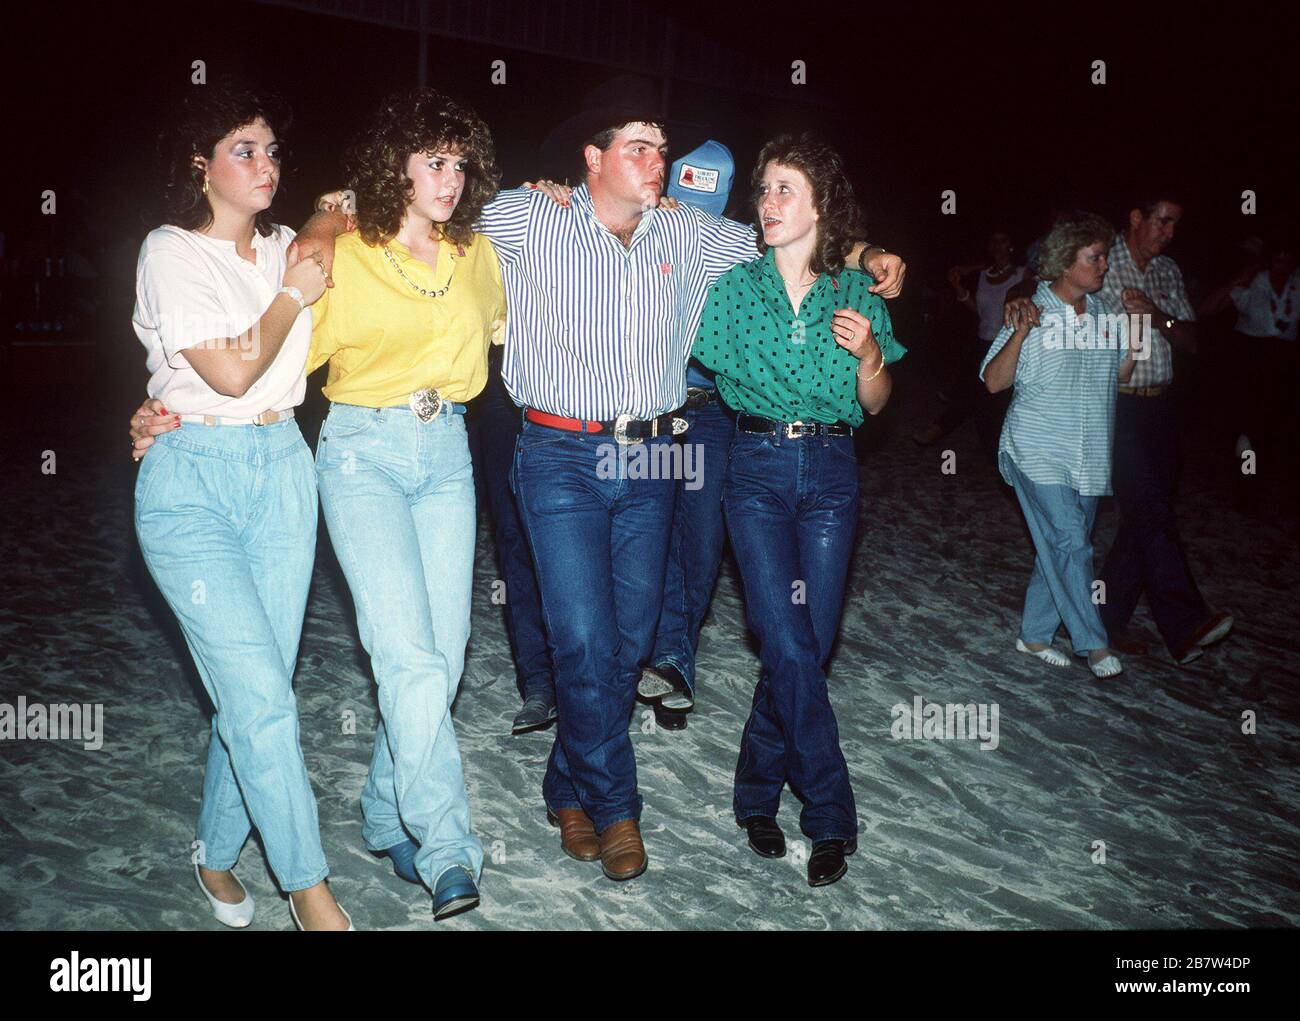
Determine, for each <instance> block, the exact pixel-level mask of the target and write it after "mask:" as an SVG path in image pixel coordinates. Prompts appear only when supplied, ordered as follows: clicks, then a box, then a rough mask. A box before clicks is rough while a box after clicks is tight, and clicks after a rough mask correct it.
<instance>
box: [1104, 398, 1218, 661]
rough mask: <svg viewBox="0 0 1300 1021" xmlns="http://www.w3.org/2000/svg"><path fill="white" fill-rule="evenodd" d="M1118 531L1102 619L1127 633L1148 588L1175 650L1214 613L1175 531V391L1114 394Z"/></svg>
mask: <svg viewBox="0 0 1300 1021" xmlns="http://www.w3.org/2000/svg"><path fill="white" fill-rule="evenodd" d="M1111 484H1112V486H1113V487H1114V490H1115V503H1116V504H1117V505H1118V507H1119V513H1120V523H1119V531H1118V532H1116V533H1115V542H1114V544H1113V545H1112V546H1111V548H1110V552H1109V553H1107V554H1106V566H1105V568H1104V569H1103V570H1102V574H1101V577H1102V580H1103V581H1104V582H1105V583H1106V601H1105V602H1104V603H1102V604H1101V619H1102V623H1103V624H1105V625H1106V630H1107V631H1109V632H1110V634H1111V635H1112V636H1114V635H1116V634H1122V633H1123V631H1124V628H1125V627H1126V626H1127V625H1128V622H1129V618H1130V617H1132V616H1133V611H1134V609H1136V608H1137V604H1138V600H1139V599H1140V598H1141V596H1142V593H1143V592H1146V595H1147V603H1148V605H1149V606H1150V607H1151V616H1152V617H1154V618H1155V622H1156V627H1157V628H1159V629H1160V637H1161V638H1163V639H1164V641H1165V645H1166V646H1168V648H1169V650H1170V651H1171V652H1172V651H1173V650H1174V649H1177V648H1179V647H1181V646H1182V645H1183V644H1184V643H1186V642H1187V641H1188V640H1190V639H1191V637H1192V635H1193V634H1195V632H1196V629H1197V628H1199V627H1200V626H1201V625H1202V624H1204V623H1205V621H1206V619H1207V618H1208V617H1209V616H1210V609H1209V607H1208V606H1206V605H1205V600H1204V599H1202V598H1201V591H1200V589H1198V588H1197V587H1196V581H1195V579H1193V578H1192V571H1191V568H1190V567H1188V565H1187V557H1186V556H1185V555H1184V554H1183V546H1182V541H1181V540H1180V539H1179V537H1178V521H1177V517H1176V516H1175V513H1174V496H1175V494H1176V492H1177V489H1178V425H1177V419H1176V417H1175V414H1174V398H1173V396H1172V395H1170V394H1167V393H1166V394H1165V395H1164V396H1161V397H1137V396H1134V395H1131V394H1123V393H1121V394H1120V395H1119V396H1118V397H1117V398H1116V400H1115V460H1114V467H1113V469H1112V474H1111Z"/></svg>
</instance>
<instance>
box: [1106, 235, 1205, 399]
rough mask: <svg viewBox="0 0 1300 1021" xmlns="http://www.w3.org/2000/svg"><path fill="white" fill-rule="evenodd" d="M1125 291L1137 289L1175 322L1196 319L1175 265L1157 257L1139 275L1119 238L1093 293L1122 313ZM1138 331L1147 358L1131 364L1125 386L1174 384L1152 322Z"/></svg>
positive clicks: (1168, 356) (1170, 365)
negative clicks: (1102, 276)
mask: <svg viewBox="0 0 1300 1021" xmlns="http://www.w3.org/2000/svg"><path fill="white" fill-rule="evenodd" d="M1126 287H1134V288H1137V289H1138V290H1139V291H1141V292H1142V293H1143V294H1145V295H1146V296H1147V297H1148V298H1150V299H1151V300H1152V301H1153V302H1155V305H1156V308H1158V309H1160V311H1161V312H1164V313H1165V314H1166V315H1171V316H1173V317H1174V318H1175V319H1182V320H1192V319H1195V318H1196V313H1195V312H1193V311H1192V304H1191V302H1190V301H1188V300H1187V288H1186V286H1184V284H1183V274H1182V272H1181V271H1180V270H1179V268H1178V263H1176V262H1174V260H1173V259H1171V258H1169V257H1168V256H1165V255H1157V256H1156V257H1155V258H1154V259H1152V260H1151V261H1150V262H1148V263H1147V268H1146V272H1145V273H1144V272H1142V271H1141V270H1140V269H1138V268H1137V264H1136V263H1135V262H1134V261H1133V256H1132V255H1130V254H1129V250H1128V243H1127V242H1126V241H1125V240H1124V236H1123V235H1122V234H1121V235H1120V236H1119V237H1117V238H1116V239H1115V243H1114V244H1113V245H1111V246H1110V252H1109V254H1108V255H1107V269H1106V280H1105V282H1104V283H1103V284H1102V285H1101V290H1100V291H1098V292H1097V293H1098V295H1099V296H1100V297H1102V298H1106V299H1107V300H1108V301H1109V302H1110V304H1111V305H1113V306H1114V307H1115V308H1116V309H1122V308H1123V307H1124V289H1125V288H1126ZM1139 329H1140V330H1141V334H1140V336H1141V338H1142V344H1143V347H1148V346H1149V349H1150V351H1151V357H1150V358H1143V359H1140V360H1138V361H1137V362H1136V363H1135V364H1134V366H1133V377H1132V378H1131V379H1130V380H1129V381H1128V382H1127V383H1126V384H1125V386H1127V387H1138V386H1168V385H1169V384H1170V383H1172V382H1173V380H1174V360H1173V355H1172V354H1171V352H1170V350H1169V341H1167V340H1166V339H1165V338H1164V335H1163V334H1161V332H1160V331H1159V330H1158V329H1157V328H1156V325H1155V322H1154V320H1153V321H1152V324H1151V327H1150V329H1148V328H1147V327H1146V326H1145V325H1143V326H1141V327H1139ZM1139 350H1142V349H1141V348H1139Z"/></svg>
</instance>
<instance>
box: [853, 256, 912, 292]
mask: <svg viewBox="0 0 1300 1021" xmlns="http://www.w3.org/2000/svg"><path fill="white" fill-rule="evenodd" d="M862 266H863V267H864V268H865V269H866V271H867V272H868V273H870V274H871V275H872V276H873V277H875V280H876V282H875V284H874V285H872V286H871V287H868V288H867V290H869V291H870V292H871V293H872V294H878V295H880V296H881V297H882V298H897V297H898V296H899V295H900V294H902V293H903V278H904V277H905V276H907V263H905V262H904V261H903V259H902V256H898V255H895V254H894V253H893V252H886V251H885V250H884V249H883V248H868V249H867V250H866V252H864V253H863V256H862Z"/></svg>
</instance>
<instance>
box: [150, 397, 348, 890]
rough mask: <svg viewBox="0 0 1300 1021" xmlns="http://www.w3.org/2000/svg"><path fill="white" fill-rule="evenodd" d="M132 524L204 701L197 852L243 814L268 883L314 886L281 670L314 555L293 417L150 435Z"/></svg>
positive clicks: (230, 858)
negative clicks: (259, 845) (206, 728)
mask: <svg viewBox="0 0 1300 1021" xmlns="http://www.w3.org/2000/svg"><path fill="white" fill-rule="evenodd" d="M135 531H136V535H137V536H138V537H139V540H140V549H141V551H142V552H143V553H144V560H145V563H146V564H147V565H148V567H149V573H150V574H152V575H153V578H154V581H156V582H157V583H158V588H159V589H160V590H161V592H162V594H163V598H164V599H166V600H167V604H168V605H169V606H170V607H171V609H172V612H173V613H175V614H176V619H177V620H178V621H179V622H180V625H181V630H182V631H183V632H184V634H185V641H186V642H187V643H188V645H189V647H190V653H191V654H192V655H193V657H194V665H195V666H196V667H197V668H198V672H199V676H200V677H201V678H202V680H203V686H204V687H205V688H206V689H207V692H208V695H209V696H210V697H211V699H212V704H213V706H215V708H216V712H215V714H214V715H213V717H212V736H211V739H210V740H209V742H208V765H207V770H206V771H205V773H204V777H203V801H202V805H201V807H200V809H199V821H198V828H197V837H198V839H199V841H201V845H200V849H199V850H200V857H199V859H198V860H199V864H201V865H203V867H204V868H209V869H214V870H216V871H224V870H225V869H229V868H231V867H232V866H233V865H234V864H235V862H236V861H237V860H238V858H239V852H240V849H241V848H242V847H243V846H244V842H245V841H246V840H247V839H248V834H249V830H250V828H251V827H252V826H256V827H257V831H258V833H260V834H261V836H262V842H263V844H264V845H265V847H266V856H267V859H268V860H269V861H270V865H271V870H272V871H273V872H274V873H275V877H276V879H277V880H278V881H279V884H280V888H281V889H283V890H284V891H285V892H291V891H294V890H305V889H306V888H307V887H309V886H315V885H316V884H317V883H319V882H320V881H321V880H322V879H324V878H325V877H326V876H327V875H328V874H329V869H328V867H327V866H326V864H325V853H324V851H322V850H321V842H320V826H319V823H318V821H317V815H316V798H315V796H314V795H313V794H312V789H311V783H310V781H309V780H308V778H307V767H306V765H305V764H304V763H303V758H302V749H301V747H300V746H299V743H298V704H297V701H296V700H295V698H294V694H293V670H294V664H295V663H296V662H297V658H298V639H299V637H300V636H301V634H302V620H303V613H304V611H305V610H306V606H307V589H308V587H309V585H310V583H311V569H312V561H313V560H314V559H315V556H316V480H315V477H314V476H313V473H312V462H311V451H310V450H309V449H308V448H307V444H306V443H304V442H303V439H302V434H301V433H299V431H298V425H297V423H296V422H294V421H292V420H290V421H288V422H278V423H276V424H275V425H267V426H251V425H250V426H204V425H186V426H183V427H182V428H181V429H179V430H177V431H175V432H170V433H164V434H163V435H161V436H159V437H158V438H157V440H156V441H155V443H154V445H153V448H152V449H151V450H150V451H149V455H148V456H147V457H146V458H145V459H144V461H143V463H142V464H141V466H140V474H139V476H138V478H137V479H136V487H135Z"/></svg>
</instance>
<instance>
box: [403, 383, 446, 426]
mask: <svg viewBox="0 0 1300 1021" xmlns="http://www.w3.org/2000/svg"><path fill="white" fill-rule="evenodd" d="M406 403H407V404H409V405H410V406H411V410H412V411H414V412H415V417H416V418H418V419H419V420H420V421H421V422H432V421H433V420H434V419H435V418H437V417H438V412H439V411H440V410H441V409H442V395H441V394H440V393H438V391H437V390H436V389H435V388H434V387H429V388H428V389H425V390H416V391H415V393H413V394H411V396H410V397H409V398H408V399H407V401H406Z"/></svg>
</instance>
